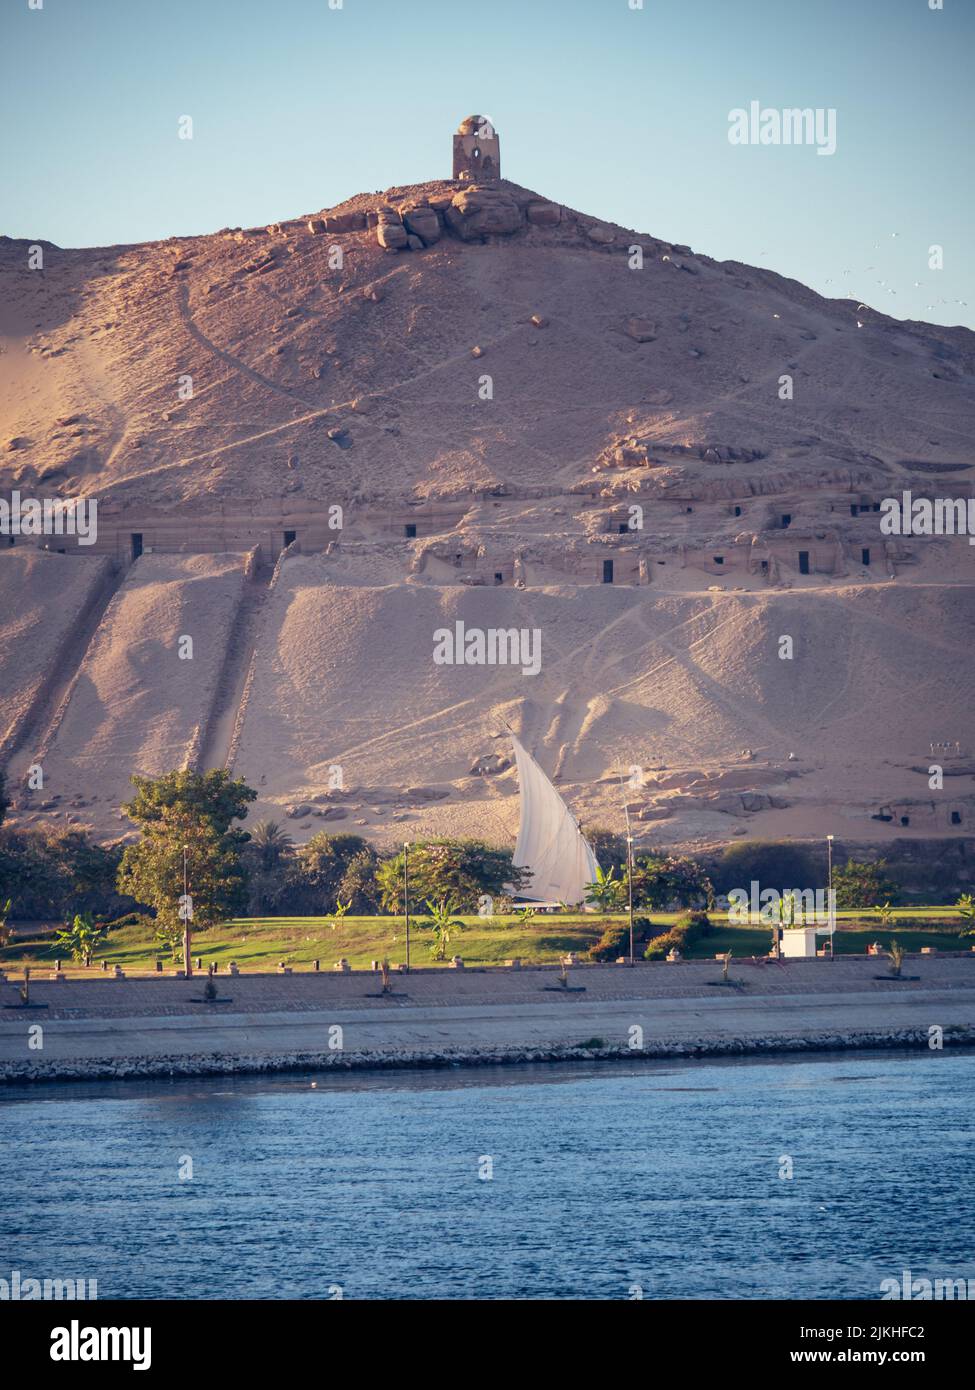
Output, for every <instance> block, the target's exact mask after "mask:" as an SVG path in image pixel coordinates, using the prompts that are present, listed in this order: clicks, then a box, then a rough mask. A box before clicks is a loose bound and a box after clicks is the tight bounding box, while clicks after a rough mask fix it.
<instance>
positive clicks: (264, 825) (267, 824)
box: [251, 820, 294, 872]
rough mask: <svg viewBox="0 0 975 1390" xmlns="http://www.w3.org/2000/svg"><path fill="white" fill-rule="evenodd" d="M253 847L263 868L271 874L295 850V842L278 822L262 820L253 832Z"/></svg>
mask: <svg viewBox="0 0 975 1390" xmlns="http://www.w3.org/2000/svg"><path fill="white" fill-rule="evenodd" d="M251 845H252V846H253V848H254V851H255V853H256V854H257V857H258V859H259V860H260V863H261V868H262V869H266V870H268V871H269V872H270V871H271V870H273V869H276V868H277V867H278V865H279V864H280V863H281V861H282V859H286V858H287V857H288V855H289V854H290V853H291V851H292V849H293V848H294V841H293V840H292V838H291V836H290V835H289V834H288V832H287V831H286V830H285V829H284V828H283V827H282V826H280V825H279V824H278V822H277V821H274V820H261V821H258V822H257V824H256V825H255V826H254V829H253V830H252V831H251Z"/></svg>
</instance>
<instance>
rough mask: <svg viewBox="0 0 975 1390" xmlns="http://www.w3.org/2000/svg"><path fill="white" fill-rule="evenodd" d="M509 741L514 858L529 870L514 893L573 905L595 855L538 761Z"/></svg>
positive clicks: (589, 877) (590, 875) (591, 873)
mask: <svg viewBox="0 0 975 1390" xmlns="http://www.w3.org/2000/svg"><path fill="white" fill-rule="evenodd" d="M511 742H512V744H513V746H514V750H515V759H516V762H517V765H518V786H519V790H520V792H521V824H520V826H519V827H518V841H517V843H516V845H515V855H514V863H515V866H516V867H517V868H526V869H531V871H532V877H531V880H530V882H529V883H528V885H527V886H526V887H525V888H523V889H521V890H520V891H519V893H518V897H520V898H525V899H526V900H528V901H529V902H546V903H555V902H563V903H567V904H568V905H569V906H570V907H576V906H577V905H578V904H579V903H581V902H582V901H583V899H584V898H585V896H586V884H587V883H593V882H594V881H595V878H596V868H597V864H596V856H595V854H593V852H592V847H591V846H590V845H589V844H588V843H587V841H586V840H585V838H584V837H583V834H582V831H581V830H580V829H579V827H578V825H576V822H575V820H574V818H573V816H572V813H571V812H570V810H569V808H568V806H566V804H565V802H564V801H563V800H562V798H561V797H560V796H559V794H558V792H557V791H556V790H555V788H554V787H553V786H552V783H551V782H550V781H549V779H548V778H547V777H546V776H545V773H544V772H543V771H542V769H541V768H540V767H539V765H538V763H537V762H536V761H535V759H534V758H533V757H532V756H531V754H530V753H529V752H528V751H527V750H526V749H525V748H524V747H522V745H521V744H520V743H519V742H518V740H517V739H516V738H515V736H514V734H512V735H511Z"/></svg>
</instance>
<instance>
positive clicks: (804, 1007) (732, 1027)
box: [0, 966, 975, 1063]
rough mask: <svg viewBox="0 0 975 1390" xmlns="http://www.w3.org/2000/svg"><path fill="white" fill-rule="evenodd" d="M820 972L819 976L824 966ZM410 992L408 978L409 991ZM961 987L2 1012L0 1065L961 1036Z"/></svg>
mask: <svg viewBox="0 0 975 1390" xmlns="http://www.w3.org/2000/svg"><path fill="white" fill-rule="evenodd" d="M821 968H823V969H824V970H828V966H824V967H821ZM627 973H630V972H627ZM633 973H636V972H633ZM939 973H940V972H939ZM228 983H229V982H228ZM234 983H235V984H236V982H234ZM817 983H818V981H817ZM413 984H414V980H413V979H412V978H411V981H410V986H411V990H412V986H413ZM973 985H975V972H972V979H971V980H969V981H968V982H967V983H966V985H965V986H964V987H958V985H957V984H955V985H949V986H948V987H945V986H943V985H942V986H941V987H936V988H931V987H927V988H923V987H918V986H913V987H912V986H911V985H905V986H904V988H903V991H902V992H899V991H898V987H897V986H896V985H892V986H885V985H884V986H881V988H879V989H876V990H873V989H861V990H855V989H844V990H840V991H828V990H809V989H806V990H803V991H802V992H799V993H785V992H782V993H778V994H777V995H775V996H770V995H768V994H765V993H758V992H757V990H756V991H755V992H752V991H751V990H750V989H749V988H748V987H746V988H745V989H731V988H727V987H723V986H718V985H715V986H714V987H713V988H711V989H708V990H707V994H706V995H705V994H704V993H701V994H700V995H699V996H697V997H695V998H688V997H686V996H679V997H671V998H663V997H656V998H642V999H641V998H630V999H605V998H603V999H600V998H597V997H594V996H593V995H590V993H589V991H588V989H587V990H586V991H585V992H579V993H573V994H561V993H559V994H555V993H548V992H544V993H542V992H541V989H542V988H543V987H541V986H538V985H537V984H536V992H535V995H534V998H533V999H532V1001H531V1002H525V1001H523V1000H519V999H515V1000H511V1001H509V1002H505V1003H457V1004H448V1005H443V1004H440V1005H436V1004H434V1005H425V1004H422V1003H417V1002H413V1001H412V1000H395V999H393V1000H388V999H379V1000H368V1001H366V1000H363V999H361V998H360V999H358V1000H356V1001H355V1003H354V1004H353V1001H352V999H351V998H350V997H348V996H347V997H346V1001H344V1006H343V1004H342V1003H339V1004H334V1005H330V1006H328V1007H325V1008H322V1007H318V1008H314V1007H312V1008H306V1009H303V1010H301V1011H300V1012H299V1011H295V1010H293V1009H284V1010H280V1009H267V1010H262V1011H251V1010H246V1011H245V1010H240V1011H238V1010H237V1008H236V1000H235V1007H234V1008H233V1009H232V1010H231V1009H229V1008H226V1009H225V1008H224V1007H223V1006H221V1005H215V1006H209V1007H208V1010H207V1011H206V1012H205V1013H203V1014H202V1015H201V1013H195V1014H167V1015H156V1016H148V1015H139V1016H129V1017H87V1018H64V1017H57V1016H53V1015H52V1016H47V1015H48V1011H47V1010H36V1011H35V1010H31V1011H30V1012H29V1013H27V1012H24V1013H21V1014H20V1016H19V1017H17V1018H11V1017H10V1011H7V1013H6V1016H5V1018H4V1019H3V1021H2V1022H0V1062H7V1061H9V1062H13V1061H18V1062H24V1061H27V1062H32V1061H33V1062H37V1063H48V1062H57V1061H68V1060H71V1059H78V1060H82V1059H84V1060H92V1059H117V1058H134V1057H158V1056H172V1055H176V1054H184V1055H190V1054H205V1055H214V1056H218V1055H244V1054H246V1055H254V1054H262V1053H267V1054H272V1053H273V1054H281V1053H287V1052H290V1051H299V1052H307V1051H325V1050H327V1049H328V1048H329V1046H330V1037H331V1036H332V1035H331V1034H330V1029H332V1028H333V1027H334V1026H335V1025H340V1026H341V1029H342V1037H341V1046H342V1050H344V1051H350V1052H363V1051H374V1050H383V1051H392V1050H396V1049H400V1048H402V1049H405V1050H415V1049H421V1050H422V1049H432V1050H440V1049H446V1048H451V1049H453V1048H460V1049H464V1048H477V1047H492V1046H494V1047H519V1046H522V1045H525V1046H527V1045H539V1044H559V1045H569V1046H571V1045H575V1044H579V1043H581V1042H583V1041H586V1040H588V1039H590V1038H597V1037H598V1038H602V1039H605V1041H606V1042H607V1043H608V1044H614V1045H620V1044H624V1045H625V1044H627V1043H628V1042H629V1039H630V1037H631V1034H630V1029H631V1028H632V1027H633V1026H634V1025H638V1026H639V1027H640V1028H642V1030H643V1039H642V1041H643V1044H644V1045H647V1046H648V1045H650V1044H651V1043H652V1042H654V1041H656V1040H668V1041H671V1042H673V1041H679V1040H682V1039H688V1040H692V1039H693V1040H700V1039H705V1038H707V1039H710V1038H740V1039H749V1038H760V1037H768V1036H773V1035H778V1036H787V1037H802V1036H805V1035H813V1034H819V1035H821V1034H823V1033H836V1034H837V1035H840V1034H843V1033H848V1032H856V1031H878V1032H879V1031H894V1030H898V1029H910V1028H914V1029H922V1028H923V1029H927V1028H930V1027H931V1026H933V1025H938V1026H940V1027H942V1028H948V1027H952V1026H955V1025H959V1024H962V1025H967V1026H969V1027H972V1026H975V988H973V987H972V986H973ZM705 988H706V986H705ZM183 989H184V991H185V989H186V986H185V984H184V985H183ZM364 1004H366V1005H367V1007H363V1005H364ZM350 1006H351V1007H350ZM37 1023H40V1024H41V1025H42V1027H43V1029H44V1035H43V1041H44V1046H43V1048H42V1049H39V1050H37V1049H34V1050H32V1049H29V1048H28V1028H29V1027H31V1026H33V1025H35V1024H37Z"/></svg>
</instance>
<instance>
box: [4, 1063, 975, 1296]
mask: <svg viewBox="0 0 975 1390" xmlns="http://www.w3.org/2000/svg"><path fill="white" fill-rule="evenodd" d="M973 1131H975V1054H972V1053H968V1054H964V1053H963V1054H946V1053H926V1054H923V1055H903V1056H902V1055H899V1054H886V1055H860V1056H844V1057H842V1058H838V1059H834V1058H823V1059H820V1060H816V1061H805V1060H803V1061H792V1060H787V1061H782V1062H769V1061H767V1060H762V1061H761V1062H742V1061H734V1062H725V1063H710V1062H696V1063H695V1062H682V1063H677V1064H671V1063H620V1064H611V1065H596V1064H594V1065H592V1066H588V1065H587V1066H585V1067H580V1066H578V1065H576V1066H572V1067H561V1066H559V1067H554V1066H538V1067H534V1068H531V1069H516V1068H505V1069H497V1070H491V1071H479V1070H478V1071H463V1070H451V1071H448V1072H423V1073H407V1072H401V1073H393V1074H387V1075H383V1076H379V1075H377V1076H373V1077H369V1078H367V1077H366V1076H364V1075H349V1074H347V1075H344V1076H340V1077H334V1076H322V1075H317V1076H316V1075H314V1074H309V1075H302V1076H288V1077H283V1078H260V1079H255V1080H245V1079H242V1080H240V1081H233V1080H228V1079H226V1078H220V1079H214V1080H207V1081H200V1082H187V1081H174V1082H172V1083H169V1082H164V1081H154V1082H151V1083H150V1082H138V1083H121V1082H116V1083H111V1084H105V1085H99V1086H95V1085H74V1084H65V1085H51V1086H46V1085H44V1086H42V1085H38V1086H35V1087H32V1088H28V1087H17V1088H14V1087H6V1088H2V1089H0V1193H2V1197H0V1278H7V1277H9V1274H10V1272H12V1271H13V1270H19V1271H20V1275H21V1278H22V1279H24V1278H27V1277H34V1278H41V1279H43V1278H78V1279H80V1278H85V1279H91V1278H95V1279H97V1281H98V1294H99V1297H101V1298H113V1297H115V1298H118V1297H143V1298H181V1297H187V1298H217V1297H235V1298H328V1297H335V1296H339V1295H341V1296H342V1297H345V1298H358V1299H363V1298H365V1299H380V1298H449V1299H483V1298H581V1299H588V1298H622V1299H625V1298H631V1297H637V1296H640V1295H642V1296H643V1297H644V1298H660V1297H669V1298H835V1297H839V1298H876V1297H878V1296H879V1292H880V1281H881V1280H882V1279H884V1278H888V1277H893V1278H897V1279H900V1277H901V1274H902V1271H903V1270H905V1269H910V1270H911V1271H912V1272H913V1274H914V1275H915V1276H923V1277H928V1278H932V1279H933V1278H939V1277H944V1276H955V1277H962V1276H963V1277H969V1278H970V1277H975V1241H973V1231H972V1210H973V1199H972V1195H971V1194H972V1192H973V1191H975V1146H973V1142H972V1141H973ZM190 1172H192V1176H190ZM790 1173H791V1176H789V1174H790ZM181 1174H182V1176H181Z"/></svg>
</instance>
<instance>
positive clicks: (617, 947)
mask: <svg viewBox="0 0 975 1390" xmlns="http://www.w3.org/2000/svg"><path fill="white" fill-rule="evenodd" d="M654 931H655V927H654V925H653V923H652V922H651V921H650V918H649V917H634V918H633V952H634V955H639V954H640V951H641V950H642V949H643V947H644V946H645V945H646V944H647V942H648V941H649V940H650V938H651V937H652V936H653V933H654ZM629 954H630V924H629V922H610V923H608V924H607V926H606V927H605V929H604V931H603V934H602V936H601V937H600V938H599V940H598V941H597V942H596V943H595V945H593V946H590V948H589V959H590V960H618V959H619V958H620V956H628V955H629Z"/></svg>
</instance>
